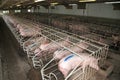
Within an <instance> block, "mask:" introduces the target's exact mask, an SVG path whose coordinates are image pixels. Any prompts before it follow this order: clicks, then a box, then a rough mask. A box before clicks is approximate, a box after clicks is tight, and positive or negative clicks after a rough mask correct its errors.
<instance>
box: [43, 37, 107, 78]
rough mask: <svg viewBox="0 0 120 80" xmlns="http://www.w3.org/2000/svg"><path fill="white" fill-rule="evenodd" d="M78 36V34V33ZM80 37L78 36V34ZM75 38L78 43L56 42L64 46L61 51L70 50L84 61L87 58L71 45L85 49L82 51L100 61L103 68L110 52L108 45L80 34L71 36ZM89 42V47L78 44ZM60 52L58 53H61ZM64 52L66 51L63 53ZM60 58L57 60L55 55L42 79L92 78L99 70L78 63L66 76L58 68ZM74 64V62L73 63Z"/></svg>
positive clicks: (44, 69) (46, 66) (47, 65)
mask: <svg viewBox="0 0 120 80" xmlns="http://www.w3.org/2000/svg"><path fill="white" fill-rule="evenodd" d="M76 36H77V35H76ZM77 37H78V36H77ZM71 38H72V39H73V40H75V41H78V42H77V43H74V41H71V43H72V44H71V45H70V46H67V47H66V46H63V45H60V44H59V43H58V42H56V41H53V42H55V43H56V44H58V45H60V46H62V49H61V51H62V50H63V51H65V50H66V51H68V52H69V53H72V54H75V55H77V56H79V58H81V59H82V60H83V61H85V59H84V58H83V57H82V56H81V55H80V54H79V52H76V51H74V50H72V49H71V46H74V47H78V48H80V49H81V48H82V49H84V51H83V52H82V53H87V54H88V55H89V57H93V58H95V59H96V60H99V61H98V66H99V68H101V67H102V66H103V65H104V61H105V59H106V57H107V52H108V45H106V44H103V43H100V42H97V41H94V40H91V39H88V38H85V37H81V36H79V38H75V37H71ZM81 42H82V43H84V44H87V45H88V46H89V47H88V48H84V47H82V46H78V45H77V44H79V43H81ZM60 54H61V53H59V54H58V55H60ZM63 54H64V53H63ZM59 61H60V60H56V59H55V57H53V58H52V59H51V60H50V61H49V62H48V63H47V64H46V65H45V66H44V67H43V68H42V69H41V74H42V79H43V80H88V79H91V78H92V76H94V74H95V73H96V71H97V70H95V69H94V68H92V67H91V66H89V65H88V66H85V68H84V69H83V68H82V67H81V65H80V64H78V65H76V66H75V67H74V68H73V69H71V71H69V74H68V75H67V76H66V77H64V76H63V74H62V73H61V72H60V70H59V69H58V65H59ZM73 64H74V63H73Z"/></svg>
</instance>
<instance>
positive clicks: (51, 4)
mask: <svg viewBox="0 0 120 80" xmlns="http://www.w3.org/2000/svg"><path fill="white" fill-rule="evenodd" d="M50 4H51V5H57V4H58V3H57V2H55V3H50Z"/></svg>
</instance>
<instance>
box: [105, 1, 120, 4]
mask: <svg viewBox="0 0 120 80" xmlns="http://www.w3.org/2000/svg"><path fill="white" fill-rule="evenodd" d="M117 3H120V1H115V2H105V4H117Z"/></svg>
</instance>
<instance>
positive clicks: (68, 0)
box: [0, 0, 120, 9]
mask: <svg viewBox="0 0 120 80" xmlns="http://www.w3.org/2000/svg"><path fill="white" fill-rule="evenodd" d="M115 1H120V0H92V1H91V0H44V1H39V2H35V0H0V9H12V8H28V7H29V6H36V5H42V6H49V5H50V4H51V3H57V4H58V5H68V4H81V3H82V4H84V3H102V2H115Z"/></svg>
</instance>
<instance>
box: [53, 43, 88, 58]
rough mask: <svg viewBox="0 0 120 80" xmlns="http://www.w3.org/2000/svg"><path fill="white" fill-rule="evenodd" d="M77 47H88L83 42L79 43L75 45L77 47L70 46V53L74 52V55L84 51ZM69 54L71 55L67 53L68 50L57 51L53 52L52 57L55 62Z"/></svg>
mask: <svg viewBox="0 0 120 80" xmlns="http://www.w3.org/2000/svg"><path fill="white" fill-rule="evenodd" d="M78 46H82V47H83V48H87V47H88V45H87V44H85V43H83V42H80V43H78V44H77V46H72V47H70V49H71V50H72V51H74V52H76V53H78V52H79V53H80V52H82V51H84V49H82V48H80V47H78ZM69 54H71V52H70V51H68V50H57V51H55V52H54V54H53V57H54V59H56V60H60V59H62V58H63V57H65V56H67V55H69Z"/></svg>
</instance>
